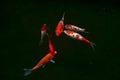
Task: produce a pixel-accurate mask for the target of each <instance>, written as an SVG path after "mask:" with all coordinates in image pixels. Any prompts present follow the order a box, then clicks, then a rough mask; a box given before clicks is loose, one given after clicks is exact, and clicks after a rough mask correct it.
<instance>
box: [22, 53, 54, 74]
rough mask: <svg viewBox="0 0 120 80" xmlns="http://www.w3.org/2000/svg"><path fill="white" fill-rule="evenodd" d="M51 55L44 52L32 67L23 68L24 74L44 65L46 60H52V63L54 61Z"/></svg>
mask: <svg viewBox="0 0 120 80" xmlns="http://www.w3.org/2000/svg"><path fill="white" fill-rule="evenodd" d="M53 57H54V56H53V55H52V54H51V53H48V54H46V55H45V56H44V57H43V58H42V59H41V60H40V61H39V62H38V63H37V64H36V65H35V66H34V67H33V68H32V69H24V71H25V73H24V76H28V75H29V74H31V73H32V71H34V70H36V69H38V68H39V67H41V66H42V67H43V68H44V67H45V65H46V63H47V62H49V61H50V62H52V63H55V61H54V60H52V59H53Z"/></svg>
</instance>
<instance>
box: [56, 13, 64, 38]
mask: <svg viewBox="0 0 120 80" xmlns="http://www.w3.org/2000/svg"><path fill="white" fill-rule="evenodd" d="M64 15H65V13H64V14H63V16H62V19H61V20H60V21H59V22H58V24H57V27H56V29H55V34H56V36H59V35H60V34H61V33H62V32H63V29H64Z"/></svg>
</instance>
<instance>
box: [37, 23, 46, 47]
mask: <svg viewBox="0 0 120 80" xmlns="http://www.w3.org/2000/svg"><path fill="white" fill-rule="evenodd" d="M46 30H47V27H46V24H43V26H42V28H41V40H40V42H39V45H41V44H42V43H43V37H44V36H45V35H48V34H47V32H46Z"/></svg>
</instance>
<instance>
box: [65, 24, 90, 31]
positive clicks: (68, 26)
mask: <svg viewBox="0 0 120 80" xmlns="http://www.w3.org/2000/svg"><path fill="white" fill-rule="evenodd" d="M65 28H66V29H69V30H73V31H75V32H85V33H88V32H87V31H85V29H84V28H80V27H78V26H75V25H72V24H66V25H65Z"/></svg>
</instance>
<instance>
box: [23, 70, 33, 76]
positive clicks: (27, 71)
mask: <svg viewBox="0 0 120 80" xmlns="http://www.w3.org/2000/svg"><path fill="white" fill-rule="evenodd" d="M31 72H32V70H31V69H24V76H28V75H29V74H31Z"/></svg>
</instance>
